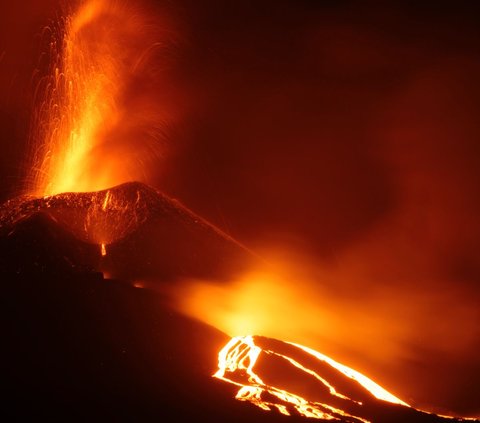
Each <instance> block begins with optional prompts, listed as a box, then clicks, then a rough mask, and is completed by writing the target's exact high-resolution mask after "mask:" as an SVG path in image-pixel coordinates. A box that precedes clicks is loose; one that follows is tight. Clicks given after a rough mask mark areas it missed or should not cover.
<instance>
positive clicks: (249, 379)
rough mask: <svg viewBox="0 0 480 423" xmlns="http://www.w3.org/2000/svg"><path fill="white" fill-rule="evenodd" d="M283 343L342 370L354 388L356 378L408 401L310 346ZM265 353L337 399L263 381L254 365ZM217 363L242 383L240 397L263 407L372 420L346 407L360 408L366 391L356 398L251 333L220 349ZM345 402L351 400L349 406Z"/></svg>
mask: <svg viewBox="0 0 480 423" xmlns="http://www.w3.org/2000/svg"><path fill="white" fill-rule="evenodd" d="M284 344H288V345H292V346H294V347H296V348H299V349H300V350H302V351H304V352H306V353H308V354H309V355H312V356H313V357H315V358H316V359H318V360H320V361H321V362H323V363H326V364H328V365H329V366H331V367H333V368H334V369H336V370H338V371H339V372H341V374H343V375H344V376H346V377H347V378H349V379H351V381H352V383H353V386H354V391H355V389H358V387H355V385H356V383H355V382H358V383H359V384H360V385H361V387H363V388H364V389H365V390H366V391H368V392H369V393H371V394H372V395H373V396H375V397H376V398H378V399H380V400H383V401H388V402H390V403H393V404H399V405H403V406H407V407H408V404H406V403H405V402H403V401H402V400H400V399H398V398H397V397H395V396H394V395H392V394H390V393H389V392H387V391H386V390H385V389H383V388H382V387H380V386H379V385H377V384H376V383H375V382H373V381H372V380H370V379H368V378H367V377H366V376H364V375H362V374H360V373H358V372H356V371H355V370H352V369H350V368H348V367H346V366H344V365H341V364H339V363H337V362H335V361H334V360H332V359H330V358H328V357H326V356H324V355H323V354H320V353H318V352H316V351H314V350H312V349H310V348H307V347H303V346H301V345H297V344H292V343H288V342H287V343H284ZM262 356H267V357H268V356H270V357H275V358H277V359H281V360H282V361H284V364H286V365H291V366H293V367H294V368H295V369H298V370H300V371H301V372H304V373H306V374H307V375H309V376H311V377H313V378H314V379H315V380H316V381H318V382H319V383H320V384H321V385H323V387H324V388H326V391H327V392H328V394H329V395H328V394H327V397H329V396H330V397H333V398H334V399H335V398H336V402H335V401H329V402H330V404H327V403H325V402H318V401H313V400H307V399H305V398H303V397H301V396H299V395H296V394H293V393H291V392H289V391H287V390H285V389H281V388H278V387H276V386H272V385H271V384H268V383H266V382H264V380H262V378H261V377H260V376H259V374H258V373H257V372H256V370H255V367H256V366H257V367H258V362H259V358H260V357H262ZM218 367H219V369H218V371H217V372H216V373H215V374H214V377H216V378H218V379H221V380H224V381H226V382H229V383H232V384H234V385H237V386H239V387H240V389H239V391H238V393H237V395H236V398H237V399H238V400H240V401H249V402H251V403H252V404H254V405H256V406H258V407H260V408H262V409H264V410H271V409H277V410H278V411H279V412H280V413H282V414H285V415H291V414H299V415H301V416H304V417H312V418H317V419H326V420H342V421H348V422H369V420H367V419H366V418H364V417H361V416H358V415H355V414H352V413H350V412H347V411H345V409H349V410H355V409H357V410H358V409H359V408H360V407H361V406H362V401H361V400H359V399H358V397H360V399H363V398H365V393H362V394H360V395H357V398H355V399H354V398H352V396H353V395H351V394H350V395H351V396H348V395H345V394H342V393H340V392H338V391H337V389H335V387H334V386H332V384H331V383H329V382H328V381H327V380H326V379H325V378H324V377H322V376H321V375H320V374H319V373H317V372H316V371H314V370H312V369H310V368H308V367H306V366H304V365H302V364H301V363H300V362H298V361H297V360H295V359H294V358H292V357H289V356H287V355H285V354H282V353H280V352H278V351H273V350H271V349H264V348H262V347H260V346H258V345H257V344H256V343H255V339H254V338H253V337H252V336H244V337H234V338H232V339H231V340H230V341H229V342H228V344H227V345H226V346H225V347H224V348H223V349H222V350H221V351H220V353H219V356H218ZM347 390H348V389H347ZM331 404H335V405H331ZM337 404H339V405H337ZM345 404H348V406H347V407H346V406H345ZM340 407H342V408H340Z"/></svg>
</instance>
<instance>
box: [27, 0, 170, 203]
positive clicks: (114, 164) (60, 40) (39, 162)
mask: <svg viewBox="0 0 480 423" xmlns="http://www.w3.org/2000/svg"><path fill="white" fill-rule="evenodd" d="M144 15H145V14H142V12H141V11H140V10H138V9H136V8H135V9H132V7H131V6H128V7H127V6H126V5H122V4H121V3H120V2H116V1H113V0H85V1H80V6H79V8H78V10H77V11H76V12H75V13H73V14H72V15H70V16H68V17H66V18H65V19H64V21H63V25H62V27H61V28H53V29H51V28H47V29H46V30H45V33H49V32H50V31H52V32H53V34H52V35H51V37H52V40H51V42H50V43H49V49H50V51H49V52H48V54H49V57H50V58H51V61H52V63H51V65H50V72H49V74H48V75H47V76H45V77H43V78H42V79H41V80H40V81H39V83H38V86H37V89H36V99H35V100H36V102H37V107H36V110H35V114H34V119H33V128H32V130H33V132H32V135H31V136H32V143H33V145H34V146H35V147H34V149H35V150H34V152H33V166H32V168H33V175H30V176H29V178H28V179H29V187H28V190H29V194H33V195H36V196H43V195H47V194H48V195H52V194H57V193H61V192H86V191H98V190H101V189H105V188H109V187H111V186H114V185H118V184H120V183H123V182H127V181H131V180H137V181H142V180H145V178H146V170H145V162H147V161H148V160H149V158H152V157H153V158H154V157H157V153H158V151H156V149H157V146H156V144H158V143H156V141H157V140H158V137H159V135H158V134H159V133H160V132H161V130H158V128H160V127H161V124H162V122H165V121H166V120H168V117H167V116H166V115H165V112H164V111H162V110H161V108H160V107H159V106H158V105H157V104H155V101H154V100H153V98H143V97H145V96H144V93H142V89H141V88H138V90H137V91H136V93H135V95H133V96H130V97H129V98H128V100H127V99H126V98H125V91H126V90H127V89H128V90H129V89H130V87H129V84H130V85H131V84H132V83H134V82H132V81H135V79H136V78H137V79H138V78H140V76H139V75H142V76H141V77H144V78H146V77H148V76H144V75H148V72H145V65H146V63H147V62H148V60H149V57H150V56H151V55H152V51H153V50H155V49H158V47H159V46H160V44H159V43H158V42H157V40H155V39H153V41H152V39H151V37H152V34H150V32H151V30H150V29H149V28H150V26H148V22H147V21H146V18H145V16H144ZM142 96H143V97H142ZM139 97H142V98H140V99H139ZM150 97H153V96H152V95H150ZM132 98H133V99H132ZM126 101H131V102H137V103H138V102H141V104H136V106H137V107H138V109H139V110H140V109H141V111H137V110H131V107H127V106H126V105H125V102H126ZM127 109H128V110H127ZM155 128H157V130H156V129H155Z"/></svg>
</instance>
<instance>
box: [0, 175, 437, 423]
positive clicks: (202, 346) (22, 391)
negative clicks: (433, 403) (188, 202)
mask: <svg viewBox="0 0 480 423" xmlns="http://www.w3.org/2000/svg"><path fill="white" fill-rule="evenodd" d="M108 192H110V194H108ZM132 202H133V203H132ZM132 204H134V206H135V207H134V210H135V212H133V211H132V210H130V207H131V205H132ZM125 206H128V207H127V209H125ZM1 215H2V217H1V222H2V225H1V227H0V275H1V279H0V280H1V293H2V294H1V297H0V298H1V300H0V313H1V318H0V322H1V323H0V330H1V334H2V348H1V349H0V374H1V375H2V376H1V377H2V388H3V389H2V407H1V408H0V419H1V420H2V421H33V420H35V421H38V420H46V421H62V422H63V421H89V422H92V421H93V422H97V421H101V422H105V421H108V422H110V421H115V422H122V421H125V422H130V421H135V422H137V421H140V422H145V421H155V422H158V421H164V422H183V421H191V422H199V421H201V422H203V421H208V422H212V423H216V422H219V423H220V422H222V423H223V422H246V421H248V422H259V423H263V422H266V423H267V422H272V423H273V422H292V423H293V422H296V421H298V422H300V421H303V422H306V421H311V420H308V419H306V418H303V417H299V416H298V415H295V414H294V413H292V414H293V415H292V416H290V417H287V416H284V415H281V414H280V413H279V412H276V411H272V412H266V411H264V410H261V409H260V408H258V407H256V406H254V405H252V404H250V403H248V402H247V403H245V402H240V401H236V400H234V399H233V398H234V396H235V393H236V391H237V389H238V387H237V386H234V385H231V384H229V383H225V382H224V381H221V380H218V379H215V378H213V377H212V375H213V373H214V372H215V371H216V369H217V355H218V352H219V351H220V350H221V348H222V347H223V345H224V344H226V343H227V342H228V341H229V338H228V337H227V336H226V335H225V334H223V333H221V332H219V331H218V330H216V329H214V328H212V327H210V326H207V325H205V324H203V323H200V322H198V321H195V320H192V319H189V318H187V317H184V316H182V315H179V314H178V313H176V312H175V311H173V310H172V309H170V308H169V306H168V304H166V303H165V300H164V299H163V298H162V297H161V296H160V295H159V294H158V293H157V292H154V291H150V290H147V289H137V288H134V287H133V286H132V284H131V282H132V280H127V281H126V282H122V281H120V280H113V279H108V280H107V279H104V277H103V275H102V273H100V272H98V270H97V269H99V268H101V267H102V266H105V265H106V264H108V265H110V266H111V267H112V269H114V270H115V271H117V272H118V273H119V274H121V273H122V272H123V273H124V274H127V273H128V271H130V272H131V273H133V274H140V273H142V272H143V273H144V274H147V275H149V276H152V277H158V275H163V280H170V281H173V280H174V279H176V278H179V277H185V276H191V275H202V274H203V275H207V276H209V275H210V276H212V277H215V278H221V277H220V275H221V273H222V272H221V271H222V263H223V264H225V263H227V262H228V263H229V266H230V265H232V264H233V263H235V261H236V260H238V263H241V262H242V260H245V261H244V263H245V262H247V261H248V260H251V259H252V256H251V255H250V253H248V251H247V250H245V249H243V248H242V247H241V246H239V245H238V244H237V243H235V242H234V241H233V240H231V239H230V238H229V237H228V236H226V235H224V234H222V233H221V232H219V231H218V230H216V229H215V228H213V227H212V226H210V225H209V224H208V223H206V222H204V221H203V220H201V219H199V218H197V217H196V216H195V215H194V214H193V213H191V212H189V211H188V210H187V209H185V208H183V207H182V206H180V205H179V204H177V203H175V202H173V201H172V200H169V199H167V198H166V197H163V196H162V195H161V194H158V193H156V192H155V191H153V190H150V189H149V188H148V187H145V186H143V185H139V184H126V185H123V186H120V187H117V188H115V189H112V190H109V191H105V192H101V193H94V194H63V195H59V196H55V197H51V198H48V199H40V200H32V199H30V200H27V201H25V200H16V201H13V202H9V203H7V204H6V205H4V206H3V208H2V211H1ZM93 218H98V219H99V220H98V222H100V223H98V222H97V223H95V222H93V220H92V219H93ZM102 219H103V220H102ZM122 221H126V222H127V224H130V225H131V226H129V229H128V231H130V232H129V233H126V232H124V233H123V234H122V236H124V238H123V239H116V240H114V237H115V236H116V235H115V234H117V232H115V228H116V225H118V224H122ZM128 222H130V223H128ZM132 222H133V223H132ZM102 231H104V232H102ZM82 234H83V235H82ZM99 234H100V235H99ZM107 235H109V236H111V238H110V240H111V242H112V244H111V245H108V246H107V251H108V253H107V256H106V257H103V258H102V256H101V255H100V249H99V248H98V247H99V246H98V244H93V243H92V241H94V237H96V236H107ZM79 238H82V239H79ZM147 247H148V248H147ZM209 257H210V261H208V259H209ZM153 260H157V261H156V262H155V261H153ZM203 260H206V262H204V261H203ZM219 262H220V265H219ZM121 265H124V268H122V266H121ZM131 268H132V269H133V270H129V269H131ZM226 268H227V267H225V266H223V270H225V269H226ZM257 339H258V341H259V342H260V343H261V345H262V348H264V349H265V350H266V349H268V350H271V351H276V352H278V353H281V354H288V355H291V356H292V357H295V360H299V361H302V362H303V363H307V362H308V360H311V358H309V357H306V356H305V354H304V353H302V352H301V351H298V350H295V348H293V347H292V346H291V345H288V344H285V343H284V342H282V341H275V340H269V339H265V338H257ZM292 348H293V349H292ZM265 364H266V366H265ZM314 364H315V363H314ZM316 365H317V367H318V363H317V364H316ZM320 367H321V366H320ZM293 370H294V371H293V373H292V369H291V366H289V365H288V363H286V362H284V361H282V360H280V362H278V360H277V361H275V360H274V362H270V364H268V360H263V367H262V371H264V372H265V376H264V377H265V380H268V381H270V383H271V384H272V385H273V384H274V383H275V384H282V386H284V389H287V388H288V389H291V390H292V391H293V392H298V393H300V394H301V395H305V396H309V400H310V399H311V400H315V401H316V400H319V401H320V400H321V401H323V400H325V390H324V389H322V388H321V387H319V386H318V384H317V385H315V383H316V382H315V381H313V382H314V383H313V384H312V380H311V378H309V377H308V375H302V374H301V373H298V372H296V371H295V369H293ZM323 370H325V369H323ZM327 373H328V372H327ZM243 376H244V375H243ZM243 376H242V375H241V374H240V377H243ZM327 376H328V377H329V378H330V380H332V384H334V385H335V384H338V385H339V386H340V385H341V386H344V387H346V389H347V391H348V392H349V393H350V392H351V389H352V385H351V382H350V381H345V380H342V376H341V375H340V374H338V373H336V372H332V371H331V369H330V373H328V375H327V374H325V377H327ZM317 388H318V390H317ZM342 389H343V388H342ZM353 391H355V389H353ZM355 392H356V391H355ZM355 395H356V394H355ZM360 395H361V400H362V401H363V402H364V407H362V408H361V410H359V408H358V406H357V405H355V404H353V405H352V404H349V405H348V406H349V407H350V409H349V411H350V412H351V413H352V414H353V413H358V412H359V411H361V413H362V414H355V415H362V416H366V417H368V418H369V420H371V421H375V422H402V423H403V422H413V423H415V422H419V423H420V422H440V421H443V419H441V418H439V417H436V416H431V415H426V414H423V413H419V412H417V411H415V410H412V409H408V408H405V407H399V406H391V405H389V404H386V403H383V402H381V401H378V400H375V399H374V398H372V397H371V396H368V395H365V393H362V392H360ZM327 397H328V396H327ZM335 401H336V405H339V406H344V405H345V402H344V401H338V399H335ZM352 407H353V408H352ZM340 421H351V420H348V419H347V420H345V419H343V418H341V420H340Z"/></svg>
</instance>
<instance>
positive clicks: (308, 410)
mask: <svg viewBox="0 0 480 423" xmlns="http://www.w3.org/2000/svg"><path fill="white" fill-rule="evenodd" d="M146 22H147V21H146V19H145V18H144V16H143V14H142V13H140V12H139V11H138V10H133V9H132V8H130V7H127V6H125V5H120V4H119V3H118V2H116V1H113V0H111V1H110V0H87V1H82V2H80V7H79V8H78V10H77V11H76V12H75V13H73V14H72V15H70V16H68V17H67V18H65V20H64V21H63V25H62V28H59V29H57V30H55V29H53V30H50V29H49V30H47V31H46V32H45V33H46V34H50V36H51V38H49V56H50V57H51V58H52V61H51V63H50V65H49V67H50V68H49V71H48V72H47V75H46V76H44V77H42V78H41V79H40V82H39V84H38V86H37V90H36V101H37V103H38V105H39V107H38V109H36V112H35V115H34V117H33V128H34V129H33V133H32V142H33V143H34V146H35V150H34V152H33V157H32V161H33V165H32V166H31V168H32V172H33V174H32V175H30V176H29V177H28V178H27V179H28V184H29V187H28V194H29V197H24V198H20V199H18V200H12V202H10V203H8V204H7V205H6V206H4V207H3V208H0V229H1V228H2V226H3V227H4V228H5V230H4V232H5V237H6V238H8V237H9V236H10V234H11V232H9V231H10V229H11V228H14V227H15V226H16V224H17V223H18V222H21V221H22V220H25V219H26V218H28V217H31V216H32V215H35V214H42V213H43V214H45V215H47V216H48V218H49V219H50V220H49V223H52V222H54V223H52V226H53V227H54V224H56V223H58V224H59V225H61V226H62V227H63V229H65V228H66V229H67V230H68V231H70V232H71V233H73V234H74V235H75V237H76V238H78V239H81V240H82V241H85V242H87V243H93V244H96V246H98V247H99V249H98V250H96V254H98V255H99V256H100V258H102V259H103V260H104V261H106V262H107V261H108V262H109V263H110V266H111V269H113V271H114V272H116V275H121V276H122V277H125V279H131V280H137V276H138V277H145V279H148V278H150V280H148V282H149V283H150V282H152V280H154V282H158V281H160V282H165V281H168V282H177V281H178V280H179V279H181V280H187V281H201V280H207V281H208V282H209V283H210V282H211V283H213V284H214V288H211V287H210V288H207V290H205V286H203V287H200V289H197V290H196V292H194V294H196V296H195V295H194V297H195V298H193V299H192V298H191V297H192V296H189V297H187V296H186V295H184V294H185V292H182V293H181V295H182V297H183V298H182V300H181V303H182V305H181V308H182V311H184V312H185V313H186V314H190V315H192V316H194V317H196V318H199V319H200V320H203V321H204V322H206V323H209V324H211V325H213V326H215V327H217V328H220V329H224V330H225V332H232V330H233V329H232V328H234V329H235V330H237V333H241V332H242V330H241V329H242V328H243V327H245V326H244V325H246V326H248V319H249V318H252V316H253V318H255V317H256V315H255V314H254V313H250V312H241V313H234V311H235V310H233V311H232V309H233V308H232V307H230V308H229V307H220V311H219V310H218V307H215V304H214V301H212V298H208V296H210V297H213V295H211V293H212V292H213V294H215V293H218V285H216V284H218V283H219V281H220V282H222V283H225V282H226V278H225V277H224V274H225V271H226V270H228V271H230V272H231V273H234V272H235V273H236V274H237V275H238V274H241V272H242V271H243V270H244V269H242V270H239V268H240V265H239V263H240V262H242V260H243V259H244V258H245V257H247V260H243V261H244V262H245V263H246V262H248V264H249V265H251V264H252V262H253V261H254V260H256V259H258V257H256V256H255V255H254V254H251V252H250V251H248V250H247V249H246V248H244V247H243V246H242V245H241V244H239V243H238V242H236V241H235V240H234V239H232V238H231V237H229V236H228V235H226V234H224V233H223V232H222V231H220V230H218V229H217V228H216V227H214V226H213V225H211V224H209V223H208V222H206V221H204V220H203V219H201V218H200V217H198V216H197V215H195V214H194V213H192V212H190V211H189V210H188V209H187V208H185V207H184V206H182V205H181V204H180V203H178V202H176V201H175V200H172V199H170V198H168V197H167V196H164V195H163V194H161V193H159V192H156V191H155V190H153V189H150V188H149V187H146V186H144V185H142V184H138V183H135V182H130V181H145V180H146V179H147V178H146V175H145V162H146V160H148V159H151V158H152V157H153V158H155V156H156V153H157V146H156V141H157V140H158V133H159V132H161V130H158V128H159V127H161V125H162V123H163V122H165V120H167V119H168V116H167V115H166V114H165V113H164V111H163V109H161V108H158V107H157V106H155V105H153V104H152V102H151V101H145V102H144V101H140V103H141V105H142V106H143V107H138V109H139V110H140V111H139V112H138V111H133V110H131V109H127V108H126V107H125V102H124V96H125V92H126V91H128V88H129V84H130V81H131V80H132V79H133V80H135V78H136V77H138V75H139V74H140V73H141V71H143V70H144V69H145V63H146V62H147V61H148V57H149V55H150V52H151V51H152V50H153V49H156V48H157V47H158V45H159V44H158V43H157V42H152V40H151V39H150V38H149V37H144V36H139V34H141V33H142V32H145V30H146V28H147V27H148V25H147V23H146ZM147 32H148V31H147ZM145 128H147V130H144V129H145ZM152 128H156V129H155V130H152ZM143 152H146V154H143ZM127 182H128V183H127ZM119 184H123V185H120V186H117V185H119ZM1 234H2V235H3V233H1ZM152 234H153V235H152ZM122 243H123V244H122ZM138 246H141V247H142V248H137V247H138ZM107 247H108V249H107ZM240 256H241V257H240ZM133 257H134V258H133ZM127 259H128V260H127ZM129 260H130V261H129ZM135 260H136V261H135ZM66 261H69V260H66ZM133 262H135V266H137V267H135V266H134V265H133V264H132V263H133ZM139 263H140V264H139ZM245 263H243V264H245ZM234 265H237V267H236V268H235V267H234ZM221 266H224V267H223V268H222V269H220V270H219V268H220V267H221ZM126 268H128V269H127V270H126ZM255 268H258V262H256V263H255V265H252V266H250V271H253V270H255ZM232 269H234V270H232ZM252 269H253V270H252ZM15 270H18V269H17V268H15ZM97 270H102V271H103V270H104V269H103V268H102V269H97ZM109 270H110V269H109ZM219 275H221V276H219ZM227 280H228V278H227ZM230 280H231V279H230ZM289 282H290V284H291V285H292V283H291V280H290V281H289ZM133 285H134V286H135V287H142V288H143V287H145V286H146V282H144V281H143V280H142V281H141V282H135V283H134V284H133ZM275 285H276V283H275V278H273V279H270V275H268V274H267V283H266V284H265V285H262V284H259V283H257V284H255V287H254V289H256V290H257V291H255V292H256V293H257V294H258V290H259V289H260V290H261V289H262V287H263V286H265V287H266V288H267V289H266V290H265V292H260V293H261V294H262V297H263V298H268V301H272V296H273V294H272V292H273V290H275V289H276V288H277V287H276V286H275ZM243 286H244V287H245V286H246V287H247V288H248V289H250V285H247V284H243ZM292 286H293V285H292ZM212 289H213V290H212ZM239 292H241V291H237V292H235V293H234V294H236V299H237V301H238V299H241V298H240V296H239V295H238V293H239ZM243 292H245V290H243ZM255 292H254V293H255ZM290 293H291V292H290V291H289V290H287V294H288V295H290ZM216 297H217V298H218V297H220V295H216ZM259 297H260V295H252V292H250V291H248V292H246V294H245V298H244V300H245V301H242V307H243V306H245V307H254V308H255V305H256V304H255V301H256V299H257V298H259ZM299 303H301V306H300V308H301V307H303V308H305V304H306V302H305V301H304V302H303V303H302V302H301V301H300V302H299ZM252 304H253V306H252ZM222 306H223V304H222ZM315 306H316V308H318V303H316V304H315ZM295 307H297V306H295ZM206 308H208V310H205V309H206ZM256 308H257V309H259V310H261V311H260V312H258V311H255V313H262V312H263V311H262V310H267V312H268V309H267V308H266V307H263V308H262V307H256ZM284 309H285V308H284V307H283V304H282V310H284ZM242 311H243V309H242ZM316 312H317V311H316ZM336 312H338V308H337V310H336ZM280 313H281V312H278V313H277V314H275V315H274V317H273V319H272V317H271V316H269V317H268V318H269V319H270V320H274V322H273V323H274V325H275V326H278V316H279V315H280ZM317 313H321V312H317ZM267 314H270V313H267ZM225 315H227V317H225ZM258 315H260V314H257V316H258ZM297 317H298V316H297ZM302 317H303V318H304V320H307V319H311V318H312V315H311V313H306V314H304V315H302ZM316 317H317V320H316V321H315V326H316V327H317V329H318V327H320V329H321V330H323V329H324V328H323V327H321V323H319V321H320V320H321V319H320V318H319V317H321V315H320V314H317V315H316ZM327 317H328V316H327ZM266 320H267V319H266ZM289 320H291V319H290V316H289ZM324 320H325V322H327V320H328V319H324ZM245 322H247V323H245ZM255 323H256V325H253V326H256V327H258V326H259V325H258V319H257V322H255ZM330 323H331V320H328V323H323V324H324V325H325V326H327V325H328V324H330ZM260 326H261V325H260ZM330 326H332V325H330ZM338 327H339V325H337V326H336V327H334V328H333V329H330V330H335V331H337V330H338ZM227 329H228V330H227ZM295 329H297V330H298V324H297V323H294V324H293V325H292V326H291V327H290V328H288V327H286V326H285V327H282V329H281V330H280V331H281V332H282V335H283V334H285V333H286V332H287V331H288V330H290V332H292V331H293V330H295ZM325 330H327V329H325ZM353 336H354V335H350V337H353ZM382 336H383V334H382ZM282 337H283V336H282ZM364 338H365V339H369V342H372V341H371V338H367V337H364ZM378 350H379V351H380V352H382V351H381V349H380V348H379V349H378ZM277 370H278V371H277ZM214 376H215V377H216V378H217V379H220V380H222V381H225V382H228V383H231V384H234V385H236V386H238V387H239V388H240V389H239V391H238V393H237V395H236V398H237V399H239V400H241V401H248V402H251V403H252V404H254V405H256V406H258V407H260V408H262V409H263V410H271V409H276V410H278V411H279V412H280V413H281V414H284V415H295V414H296V415H300V416H304V417H311V418H317V419H327V420H342V421H346V422H351V423H360V422H363V423H369V422H371V421H374V420H375V415H376V414H375V413H376V412H377V411H376V410H377V409H378V408H375V407H380V408H381V409H382V410H383V408H382V407H387V406H388V407H393V408H389V409H388V410H390V411H389V412H392V413H400V414H401V413H408V412H410V411H412V412H413V411H414V410H413V409H411V407H410V406H409V405H408V404H407V403H405V402H404V401H402V400H400V399H399V398H397V397H396V396H394V395H393V394H391V393H389V392H388V391H386V390H385V389H383V388H382V387H380V386H379V385H377V384H376V383H375V382H373V381H372V380H370V379H369V378H367V377H366V376H364V375H362V374H361V373H359V372H357V371H355V370H353V369H351V368H349V367H346V366H344V365H342V364H339V363H338V362H336V361H334V360H332V359H331V358H329V357H327V356H326V355H323V354H320V353H318V352H317V351H315V350H313V349H310V348H308V347H305V346H302V345H300V344H296V343H290V342H284V341H275V340H272V339H267V338H263V339H262V338H258V337H252V336H243V337H233V338H232V339H231V340H230V342H228V343H227V345H226V346H225V347H224V348H223V349H222V350H221V352H220V354H219V369H218V371H217V372H216V373H215V375H214ZM385 404H387V405H385ZM392 410H393V411H392ZM405 410H407V411H405ZM415 412H416V411H415Z"/></svg>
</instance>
